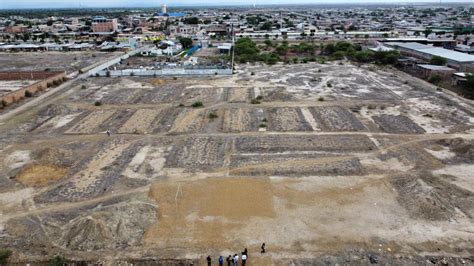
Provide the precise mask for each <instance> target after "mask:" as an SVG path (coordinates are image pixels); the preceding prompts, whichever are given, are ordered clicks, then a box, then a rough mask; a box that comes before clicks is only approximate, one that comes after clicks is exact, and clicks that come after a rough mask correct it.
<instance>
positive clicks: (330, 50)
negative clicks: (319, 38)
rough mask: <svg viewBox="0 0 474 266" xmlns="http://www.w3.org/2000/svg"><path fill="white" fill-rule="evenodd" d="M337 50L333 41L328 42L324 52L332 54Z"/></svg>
mask: <svg viewBox="0 0 474 266" xmlns="http://www.w3.org/2000/svg"><path fill="white" fill-rule="evenodd" d="M335 51H336V47H335V46H334V44H332V43H328V44H326V45H325V46H324V54H327V55H331V54H333V53H334V52H335Z"/></svg>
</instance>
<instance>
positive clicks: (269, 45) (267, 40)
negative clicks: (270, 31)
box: [263, 39, 273, 47]
mask: <svg viewBox="0 0 474 266" xmlns="http://www.w3.org/2000/svg"><path fill="white" fill-rule="evenodd" d="M263 43H265V45H266V46H267V47H271V46H272V45H273V43H272V41H270V40H269V39H266V40H265V41H264V42H263Z"/></svg>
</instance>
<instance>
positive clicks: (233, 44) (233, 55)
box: [231, 24, 235, 74]
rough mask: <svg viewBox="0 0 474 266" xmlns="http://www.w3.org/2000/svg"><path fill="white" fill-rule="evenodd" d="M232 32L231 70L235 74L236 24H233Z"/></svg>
mask: <svg viewBox="0 0 474 266" xmlns="http://www.w3.org/2000/svg"><path fill="white" fill-rule="evenodd" d="M231 34H232V47H231V49H232V60H231V70H232V74H234V57H235V33H234V24H231Z"/></svg>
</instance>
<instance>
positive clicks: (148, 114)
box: [118, 109, 161, 134]
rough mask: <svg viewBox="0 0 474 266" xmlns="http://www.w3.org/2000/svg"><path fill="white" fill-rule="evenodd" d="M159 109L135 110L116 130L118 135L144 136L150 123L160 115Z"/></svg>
mask: <svg viewBox="0 0 474 266" xmlns="http://www.w3.org/2000/svg"><path fill="white" fill-rule="evenodd" d="M160 112H161V110H160V109H140V110H137V111H136V112H135V113H134V114H133V115H132V116H131V117H130V118H129V119H128V120H127V122H125V123H124V124H123V125H122V126H121V127H120V128H119V130H118V133H133V134H146V133H148V132H149V131H150V130H151V126H152V122H153V120H155V118H156V117H157V116H158V115H159V114H160Z"/></svg>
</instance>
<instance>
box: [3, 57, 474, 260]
mask: <svg viewBox="0 0 474 266" xmlns="http://www.w3.org/2000/svg"><path fill="white" fill-rule="evenodd" d="M234 72H235V73H234V74H233V75H229V76H217V75H216V76H214V75H212V76H208V77H204V76H201V77H192V76H187V77H166V78H159V77H158V78H157V77H137V76H128V77H127V76H122V77H86V78H80V79H75V80H70V81H68V83H67V84H66V85H65V86H64V88H59V89H58V90H57V91H56V92H55V93H50V94H47V95H43V97H42V98H41V99H38V100H37V98H33V99H32V100H30V101H29V102H28V103H26V104H28V108H22V109H20V110H16V109H12V110H6V111H4V112H3V113H0V248H2V249H7V250H11V251H12V256H11V257H10V259H9V261H10V262H12V263H16V262H18V263H33V264H34V263H43V262H47V261H48V260H49V259H50V258H51V257H53V256H55V255H60V256H63V257H64V258H66V259H67V260H68V261H70V262H77V263H79V262H81V263H82V262H86V263H91V264H100V265H130V264H133V265H155V264H156V265H162V264H171V265H191V264H193V265H203V264H205V263H206V257H207V256H208V255H210V256H211V257H212V259H213V264H214V263H216V261H217V258H218V257H219V255H222V256H224V257H227V256H228V255H233V254H234V253H240V252H241V251H242V250H243V249H244V248H247V249H248V252H249V259H248V263H249V264H250V265H311V264H369V263H372V264H376V263H379V264H395V265H407V264H430V263H432V264H438V263H440V264H454V265H461V264H466V265H469V264H472V263H473V260H474V258H473V254H474V248H473V247H474V220H473V217H474V105H473V103H472V101H470V100H467V99H463V98H461V97H458V96H456V95H454V94H453V93H451V92H448V91H446V90H443V89H442V88H438V87H436V86H434V85H432V84H429V83H427V82H425V81H423V80H420V79H417V78H414V77H411V76H409V75H408V74H406V73H403V72H400V71H397V70H396V69H393V68H390V67H380V66H374V65H370V64H366V65H362V66H357V65H354V64H351V63H350V62H348V61H334V62H330V63H325V64H319V63H307V64H292V65H283V64H277V65H274V66H267V65H260V64H255V65H250V64H246V65H237V66H236V68H235V69H234ZM26 104H25V105H26ZM7 111H10V112H14V115H12V114H9V113H8V112H7ZM7 115H8V117H7ZM262 243H265V244H266V247H267V250H266V253H264V254H262V253H260V246H261V245H262ZM153 263H155V264H153Z"/></svg>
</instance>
